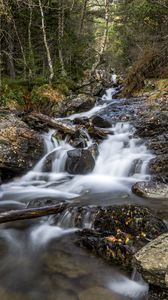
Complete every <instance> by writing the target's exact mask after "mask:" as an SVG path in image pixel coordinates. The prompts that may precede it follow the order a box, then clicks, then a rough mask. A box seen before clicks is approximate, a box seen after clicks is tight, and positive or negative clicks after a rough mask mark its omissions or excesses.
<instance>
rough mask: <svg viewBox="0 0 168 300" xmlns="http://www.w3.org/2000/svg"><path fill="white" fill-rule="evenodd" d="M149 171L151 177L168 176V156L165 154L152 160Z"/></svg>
mask: <svg viewBox="0 0 168 300" xmlns="http://www.w3.org/2000/svg"><path fill="white" fill-rule="evenodd" d="M148 171H149V173H150V174H151V175H162V176H168V155H167V154H164V153H163V154H162V155H158V156H157V157H156V158H153V159H151V161H150V162H149V165H148Z"/></svg>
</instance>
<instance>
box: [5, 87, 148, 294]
mask: <svg viewBox="0 0 168 300" xmlns="http://www.w3.org/2000/svg"><path fill="white" fill-rule="evenodd" d="M114 93H115V89H114V88H112V89H109V90H107V92H106V94H105V95H104V96H103V97H102V100H103V104H100V105H97V106H95V107H94V108H93V109H91V110H90V111H89V112H85V113H80V114H74V115H72V116H70V117H68V119H70V120H73V119H75V118H76V117H80V118H81V117H88V118H89V117H91V116H93V115H94V114H96V113H98V112H102V111H103V109H105V108H107V107H108V105H109V102H110V104H111V103H112V102H113V101H114V102H116V100H113V99H112V97H113V95H114ZM54 132H55V131H54V130H50V131H49V133H45V134H44V135H43V138H44V144H45V155H44V157H43V158H42V159H41V160H40V161H39V162H38V163H37V164H36V166H35V167H34V168H33V170H31V171H30V172H28V173H27V174H26V175H24V176H23V177H21V178H20V179H16V180H15V181H13V182H10V183H8V184H3V185H2V186H1V190H0V199H1V203H10V204H13V205H17V204H18V207H20V204H22V205H27V203H28V202H29V201H30V200H35V199H42V198H43V199H44V198H47V199H54V200H55V201H61V200H67V201H73V199H75V198H76V197H78V199H79V197H80V196H81V195H84V194H86V193H87V194H89V195H91V196H90V199H91V198H92V197H93V198H94V193H100V194H101V193H102V194H103V193H109V195H112V194H113V195H115V196H116V195H121V197H122V195H125V194H127V195H129V194H131V186H132V184H133V183H134V182H136V181H140V180H145V179H147V178H148V176H147V174H146V171H147V165H148V162H149V161H150V159H151V158H152V155H151V153H149V151H148V150H147V149H146V147H145V145H144V143H143V142H142V141H141V140H140V139H138V138H135V137H134V128H133V127H132V126H131V125H130V124H129V123H122V122H118V123H117V124H115V125H113V126H112V127H111V128H110V129H109V132H110V133H111V134H109V135H108V137H107V139H106V140H104V141H103V142H102V143H101V144H100V145H99V155H98V158H97V160H96V164H95V168H94V170H93V172H92V173H90V174H87V175H75V176H74V175H70V174H68V173H66V172H65V168H64V166H65V162H66V158H67V151H68V150H71V149H73V147H72V146H71V145H70V144H68V143H67V142H66V141H57V140H56V139H54V138H53V137H52V136H53V133H54ZM83 134H84V135H86V138H87V146H90V145H91V144H92V140H91V138H90V137H89V135H88V133H87V132H84V133H83ZM47 163H48V164H49V167H48V168H50V169H49V170H47V171H45V166H46V164H47ZM92 195H93V196H92ZM109 197H111V196H109ZM119 201H120V200H119ZM90 204H92V202H91V203H90ZM102 204H104V203H103V200H102ZM91 226H92V225H91V219H90V215H89V214H87V215H86V216H85V219H84V222H83V227H86V228H91ZM63 228H64V229H63ZM75 230H76V229H75V228H73V219H72V213H70V212H68V211H65V212H64V214H62V215H61V216H60V218H59V221H58V224H57V226H55V227H54V226H50V225H49V223H48V221H46V220H45V218H44V220H42V223H40V224H38V225H35V226H33V227H31V230H30V232H29V238H28V239H29V241H30V243H32V244H33V245H34V246H36V245H38V247H39V246H43V245H45V244H47V243H48V242H49V241H50V240H51V239H53V238H59V237H61V236H63V235H65V234H69V233H71V232H74V231H75ZM0 236H3V238H5V237H6V240H7V241H8V242H10V243H13V241H14V240H15V244H16V245H17V244H18V243H19V240H18V239H19V238H18V237H17V234H15V231H14V230H12V231H9V230H7V229H1V230H0ZM121 284H122V286H123V290H124V291H125V290H126V289H127V285H129V287H130V292H129V291H128V293H127V292H125V294H124V292H121V290H120V285H121ZM109 286H110V289H112V290H113V291H114V292H116V293H120V294H124V295H126V296H129V297H133V298H137V297H138V295H142V294H143V293H146V290H147V287H146V285H144V284H143V283H142V282H134V281H133V280H130V279H128V278H126V277H123V276H122V275H121V276H120V277H119V278H118V279H117V281H115V280H113V281H112V282H111V284H110V285H109ZM131 289H132V290H131ZM131 291H132V292H131ZM130 294H131V295H130ZM137 299H138V298H137Z"/></svg>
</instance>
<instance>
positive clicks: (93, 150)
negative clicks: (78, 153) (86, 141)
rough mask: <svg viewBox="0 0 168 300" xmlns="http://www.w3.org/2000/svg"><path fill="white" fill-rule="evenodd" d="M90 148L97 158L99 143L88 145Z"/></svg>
mask: <svg viewBox="0 0 168 300" xmlns="http://www.w3.org/2000/svg"><path fill="white" fill-rule="evenodd" d="M88 150H89V151H90V152H91V153H92V156H93V157H94V159H97V157H98V156H99V146H98V144H97V143H94V144H92V145H91V146H90V147H88Z"/></svg>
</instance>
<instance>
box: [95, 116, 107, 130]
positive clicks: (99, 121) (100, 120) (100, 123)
mask: <svg viewBox="0 0 168 300" xmlns="http://www.w3.org/2000/svg"><path fill="white" fill-rule="evenodd" d="M91 121H92V124H93V125H94V126H96V127H100V128H110V127H111V123H110V122H109V121H108V120H107V119H106V118H104V117H101V116H99V115H97V116H94V117H93V118H92V119H91Z"/></svg>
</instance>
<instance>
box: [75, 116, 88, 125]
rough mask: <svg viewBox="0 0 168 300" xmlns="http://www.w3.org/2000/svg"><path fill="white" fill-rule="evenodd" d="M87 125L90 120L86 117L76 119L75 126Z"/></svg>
mask: <svg viewBox="0 0 168 300" xmlns="http://www.w3.org/2000/svg"><path fill="white" fill-rule="evenodd" d="M87 123H89V119H88V118H85V117H83V118H76V119H74V124H76V125H85V124H87Z"/></svg>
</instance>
